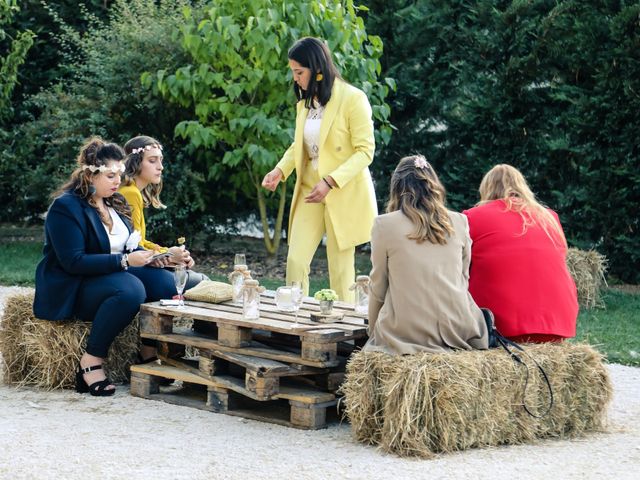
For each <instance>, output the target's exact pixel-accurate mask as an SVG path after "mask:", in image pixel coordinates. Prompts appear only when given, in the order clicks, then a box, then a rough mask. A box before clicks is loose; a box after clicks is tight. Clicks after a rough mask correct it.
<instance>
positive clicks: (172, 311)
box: [140, 302, 349, 342]
mask: <svg viewBox="0 0 640 480" xmlns="http://www.w3.org/2000/svg"><path fill="white" fill-rule="evenodd" d="M186 303H187V305H186V306H185V308H184V309H182V310H177V308H176V307H169V306H161V305H160V303H159V302H153V303H144V304H142V305H141V306H140V310H141V311H145V312H155V313H158V314H162V315H172V316H175V317H178V316H180V317H188V318H192V319H194V320H204V321H207V322H213V323H217V324H218V326H220V325H221V324H228V325H235V326H238V327H245V328H254V329H256V328H257V329H261V330H267V331H272V332H280V333H287V334H290V335H296V331H295V327H293V326H292V325H293V324H292V323H291V322H286V321H280V320H272V319H268V318H260V319H258V320H245V319H243V318H242V314H241V313H236V312H226V311H222V310H219V309H217V308H216V307H217V305H216V304H207V303H202V302H197V303H198V306H194V303H196V302H186ZM203 305H204V306H203ZM148 333H165V332H158V331H151V332H148ZM348 333H349V332H347V331H345V330H343V329H335V328H332V329H326V330H319V331H312V332H309V333H305V335H308V336H311V337H313V338H318V339H325V340H326V341H327V342H332V341H339V340H343V339H344V338H346V337H347V336H348ZM314 341H320V340H314Z"/></svg>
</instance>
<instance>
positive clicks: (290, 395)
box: [131, 363, 335, 404]
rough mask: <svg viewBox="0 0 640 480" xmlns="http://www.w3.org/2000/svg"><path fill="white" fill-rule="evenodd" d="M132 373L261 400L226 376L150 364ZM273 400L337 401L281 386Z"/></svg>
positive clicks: (304, 389)
mask: <svg viewBox="0 0 640 480" xmlns="http://www.w3.org/2000/svg"><path fill="white" fill-rule="evenodd" d="M131 372H132V375H133V373H134V372H135V373H142V374H146V375H151V376H157V377H164V378H173V379H175V380H180V381H182V382H187V383H195V384H198V385H204V386H206V387H217V388H226V389H228V390H232V391H234V392H237V393H240V394H242V395H244V396H245V397H249V398H252V399H254V400H260V398H258V396H257V395H255V394H254V393H252V392H250V391H249V390H247V389H246V388H245V386H244V381H243V380H240V379H238V378H234V377H230V376H227V375H224V376H222V375H221V376H218V375H216V376H214V377H213V378H212V379H211V380H207V379H205V378H202V377H201V376H200V375H196V374H193V373H190V372H187V371H186V370H182V369H180V368H176V367H172V366H170V365H157V364H156V365H154V364H150V363H146V364H142V365H132V366H131ZM272 398H273V399H286V400H294V401H296V402H300V403H309V404H316V403H324V402H330V401H332V400H334V399H335V395H334V394H332V393H327V392H321V391H318V390H315V389H312V388H308V387H304V386H301V385H295V386H290V385H281V386H280V391H279V392H278V393H277V394H275V395H274V396H273V397H272Z"/></svg>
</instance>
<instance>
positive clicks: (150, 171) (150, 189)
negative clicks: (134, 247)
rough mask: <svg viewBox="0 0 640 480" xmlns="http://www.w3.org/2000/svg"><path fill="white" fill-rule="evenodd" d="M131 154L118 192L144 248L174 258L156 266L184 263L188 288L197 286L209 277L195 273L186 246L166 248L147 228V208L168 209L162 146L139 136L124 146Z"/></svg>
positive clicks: (159, 261) (153, 139)
mask: <svg viewBox="0 0 640 480" xmlns="http://www.w3.org/2000/svg"><path fill="white" fill-rule="evenodd" d="M124 151H125V153H126V154H127V158H126V160H125V173H124V181H123V182H122V183H123V184H122V185H121V186H120V189H119V190H118V191H119V192H120V193H121V194H122V195H123V196H124V198H125V199H126V200H127V203H128V204H129V207H131V222H132V223H133V228H134V230H137V231H139V232H140V236H141V238H140V246H141V247H142V248H144V249H145V250H153V251H155V252H160V253H165V252H168V253H170V254H171V255H170V256H169V257H166V258H161V259H157V260H155V263H154V265H157V266H160V267H163V266H168V267H171V266H172V265H176V264H180V263H183V264H184V265H186V266H187V268H188V269H189V270H188V277H187V284H186V286H185V289H186V290H188V289H190V288H192V287H195V286H196V285H197V284H198V283H200V282H201V281H202V280H207V279H208V277H207V276H206V275H203V274H202V273H198V272H195V271H193V270H191V268H192V267H193V266H194V264H195V262H194V260H193V258H191V254H190V253H189V251H188V250H186V249H185V247H184V245H182V246H174V247H163V246H160V245H158V244H156V243H153V242H152V241H150V240H148V239H147V236H146V234H147V229H146V224H145V220H144V208H145V207H149V206H152V207H154V208H166V207H165V206H164V205H163V204H162V202H161V201H160V192H161V191H162V171H163V170H164V166H163V161H164V156H163V154H162V144H160V142H158V141H157V140H156V139H155V138H152V137H148V136H146V135H139V136H137V137H134V138H132V139H130V140H129V141H128V142H127V143H125V144H124Z"/></svg>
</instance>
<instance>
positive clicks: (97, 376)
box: [80, 352, 116, 390]
mask: <svg viewBox="0 0 640 480" xmlns="http://www.w3.org/2000/svg"><path fill="white" fill-rule="evenodd" d="M103 362H104V358H100V357H95V356H93V355H90V354H88V353H87V352H85V353H84V355H82V358H81V359H80V368H88V367H93V366H94V365H102V363H103ZM82 376H83V378H84V381H85V382H87V385H92V384H93V383H95V382H99V381H100V380H104V379H105V378H107V375H106V374H105V373H104V370H103V369H98V370H93V371H91V372H89V373H83V375H82ZM115 388H116V386H115V385H109V386H107V387H106V388H105V390H114V389H115Z"/></svg>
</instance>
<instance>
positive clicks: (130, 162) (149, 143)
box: [124, 135, 167, 208]
mask: <svg viewBox="0 0 640 480" xmlns="http://www.w3.org/2000/svg"><path fill="white" fill-rule="evenodd" d="M145 147H157V148H159V149H160V150H162V144H161V143H160V142H159V141H158V140H156V139H155V138H153V137H148V136H146V135H138V136H137V137H133V138H132V139H131V140H129V141H128V142H127V143H125V144H124V151H125V153H126V154H127V159H126V164H125V171H124V181H125V185H131V184H132V183H133V182H135V177H136V176H137V175H139V174H140V169H141V165H142V160H144V154H145V151H146V150H141V151H140V150H138V149H140V148H142V149H144V148H145ZM134 150H136V153H133V151H134ZM161 191H162V180H160V183H158V184H152V183H150V184H149V185H147V186H146V187H145V188H143V189H142V191H141V192H140V193H141V194H142V200H143V201H144V206H145V207H148V206H152V207H153V208H167V207H166V206H165V205H163V204H162V202H161V201H160V192H161Z"/></svg>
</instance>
